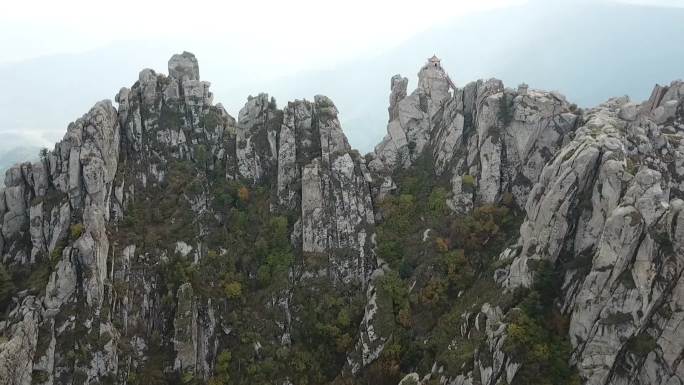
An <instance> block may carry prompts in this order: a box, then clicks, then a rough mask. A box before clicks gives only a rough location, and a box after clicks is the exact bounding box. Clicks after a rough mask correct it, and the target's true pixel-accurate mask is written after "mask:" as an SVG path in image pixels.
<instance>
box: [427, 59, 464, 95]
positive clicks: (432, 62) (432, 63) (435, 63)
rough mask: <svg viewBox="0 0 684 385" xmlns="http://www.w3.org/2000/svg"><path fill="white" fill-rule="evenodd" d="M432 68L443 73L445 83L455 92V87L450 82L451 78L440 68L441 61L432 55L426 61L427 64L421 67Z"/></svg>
mask: <svg viewBox="0 0 684 385" xmlns="http://www.w3.org/2000/svg"><path fill="white" fill-rule="evenodd" d="M429 67H433V68H437V69H438V70H439V71H440V72H442V73H444V76H445V78H446V80H447V83H449V87H451V88H452V89H453V90H454V91H456V85H455V84H454V82H453V81H451V78H450V77H449V74H448V73H447V72H446V71H445V70H444V68H442V59H440V58H438V57H437V55H434V54H433V55H432V57H430V58H428V59H427V63H425V65H424V66H423V69H426V68H429Z"/></svg>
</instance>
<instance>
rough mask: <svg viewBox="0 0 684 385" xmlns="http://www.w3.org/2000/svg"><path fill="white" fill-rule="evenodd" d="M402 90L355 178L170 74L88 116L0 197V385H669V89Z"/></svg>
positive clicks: (183, 63)
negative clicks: (592, 103)
mask: <svg viewBox="0 0 684 385" xmlns="http://www.w3.org/2000/svg"><path fill="white" fill-rule="evenodd" d="M407 85H408V79H407V78H403V77H401V76H399V75H397V76H394V77H393V78H392V79H391V83H390V97H389V108H388V114H389V118H388V126H387V136H386V137H385V138H384V139H383V140H382V142H381V143H379V144H378V145H377V146H376V148H375V151H374V152H372V153H370V154H367V155H366V156H361V155H360V154H359V153H358V152H357V151H355V150H353V149H352V148H351V147H350V145H349V144H348V142H347V139H346V137H345V135H344V133H343V131H342V127H341V126H340V122H339V119H338V111H337V109H336V107H335V105H334V104H333V102H332V101H331V100H330V99H328V98H327V97H325V96H320V95H319V96H315V97H314V100H313V101H307V100H296V101H294V102H289V103H287V104H286V105H285V106H283V107H281V108H278V105H277V104H276V101H275V100H274V99H273V98H269V96H268V95H266V94H260V95H258V96H256V97H251V96H250V97H249V98H248V100H247V103H246V104H245V106H244V107H243V108H242V109H241V110H240V111H239V114H238V116H237V119H235V118H234V117H232V116H231V115H229V114H228V113H227V112H226V111H225V109H224V108H223V107H222V106H221V105H220V104H214V103H213V96H212V94H211V92H210V91H209V88H210V84H209V83H208V82H206V81H202V80H200V73H199V66H198V63H197V60H196V58H195V57H194V55H192V54H190V53H187V52H184V53H182V54H178V55H174V56H173V57H172V58H171V59H170V61H169V68H168V75H164V74H159V73H156V72H155V71H153V70H151V69H145V70H143V71H141V72H140V76H139V79H138V81H137V82H136V83H135V84H134V85H133V86H132V87H131V88H122V89H121V90H120V91H119V92H118V94H117V95H116V97H115V104H116V107H115V106H114V105H113V104H112V102H110V101H102V102H99V103H97V104H96V105H95V106H94V107H93V108H92V109H91V110H90V111H89V112H88V113H86V114H85V115H84V116H83V117H82V118H80V119H78V120H76V121H75V122H73V123H71V124H70V125H69V127H68V129H67V133H66V135H65V136H64V139H63V140H62V141H61V142H59V143H57V144H56V145H55V147H54V149H52V150H50V151H46V152H44V153H42V154H41V160H40V161H38V162H35V163H23V164H20V165H16V166H14V167H12V168H10V169H9V170H8V171H7V173H6V176H5V184H6V186H5V188H4V190H0V226H1V227H0V234H1V236H0V255H1V256H2V265H1V266H0V384H1V385H4V384H7V385H9V384H12V385H27V384H146V385H149V384H166V383H178V384H205V383H208V384H212V385H218V384H254V383H259V384H261V383H263V384H283V385H285V384H357V383H358V384H366V383H373V384H376V385H377V384H398V383H400V384H403V385H409V384H425V385H427V384H449V385H466V384H468V385H475V384H482V385H485V384H487V385H494V384H531V383H539V384H561V383H565V384H592V385H593V384H616V385H617V384H644V385H645V384H667V385H677V384H680V385H681V384H684V363H682V358H684V326H682V324H683V321H684V276H683V275H682V272H683V271H684V83H683V82H681V81H675V82H673V83H671V84H670V85H669V86H656V87H655V89H654V90H653V93H652V95H651V97H650V99H649V100H647V101H645V102H643V103H641V104H636V103H633V102H630V100H629V99H628V98H627V97H621V98H615V99H611V100H609V101H607V102H606V103H604V104H602V105H600V106H598V107H596V108H592V109H585V110H583V109H580V108H578V107H577V106H576V105H574V104H572V103H570V102H568V101H567V100H566V99H565V97H564V96H562V95H561V94H559V93H557V92H546V91H540V90H535V89H531V88H529V87H528V86H527V85H524V84H523V85H520V86H518V87H517V88H516V89H511V88H505V87H504V85H503V83H502V82H501V81H499V80H496V79H490V80H479V81H476V82H472V83H469V84H467V85H465V86H463V88H456V87H454V86H453V84H452V83H451V81H450V80H449V78H448V76H447V74H446V72H445V70H444V69H443V68H442V66H441V63H440V62H439V60H438V59H436V58H432V59H430V60H428V62H427V63H426V64H425V65H424V66H423V67H422V68H421V69H420V72H419V73H418V85H417V88H416V89H415V90H414V91H413V92H411V93H408V90H407Z"/></svg>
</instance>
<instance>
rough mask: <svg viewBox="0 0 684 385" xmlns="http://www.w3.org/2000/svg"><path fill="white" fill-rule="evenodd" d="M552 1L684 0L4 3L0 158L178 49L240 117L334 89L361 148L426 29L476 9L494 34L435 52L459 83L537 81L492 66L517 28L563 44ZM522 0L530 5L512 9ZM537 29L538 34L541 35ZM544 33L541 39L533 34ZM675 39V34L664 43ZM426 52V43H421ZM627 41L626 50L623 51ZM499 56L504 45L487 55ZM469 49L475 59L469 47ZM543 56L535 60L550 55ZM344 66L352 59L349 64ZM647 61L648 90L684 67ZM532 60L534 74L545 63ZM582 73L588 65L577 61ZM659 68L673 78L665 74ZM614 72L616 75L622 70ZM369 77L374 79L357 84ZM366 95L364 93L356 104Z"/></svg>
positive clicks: (38, 141) (669, 0) (54, 133)
mask: <svg viewBox="0 0 684 385" xmlns="http://www.w3.org/2000/svg"><path fill="white" fill-rule="evenodd" d="M557 2H558V3H564V4H565V6H568V5H570V6H572V7H576V6H577V5H581V4H599V3H601V4H607V3H623V4H640V5H649V6H658V7H681V8H684V0H411V1H408V0H392V1H385V0H383V1H372V0H346V1H340V2H334V3H333V2H330V1H323V0H290V1H282V0H279V1H273V0H260V1H239V2H236V1H208V0H194V1H189V0H164V1H158V0H154V1H147V0H145V1H143V0H117V1H113V2H111V1H110V2H102V1H92V0H60V1H55V0H38V1H36V0H34V1H12V0H0V48H2V49H1V50H0V52H1V53H0V80H1V82H2V83H3V94H2V95H0V136H1V137H2V138H3V140H2V141H1V143H0V155H2V154H3V153H4V152H6V151H8V150H9V149H10V148H11V147H13V146H17V145H25V144H29V145H32V146H48V147H50V146H51V143H53V142H54V141H55V140H57V139H58V138H60V137H61V136H62V135H63V133H64V131H65V127H66V126H67V124H68V122H69V121H71V120H74V119H75V118H77V117H78V116H80V115H81V114H82V113H84V112H86V111H87V109H88V108H89V107H90V106H91V105H92V104H93V103H95V102H96V101H97V100H100V99H104V98H113V96H114V94H115V93H116V91H118V89H119V88H120V87H122V86H130V85H131V84H132V83H133V82H134V81H135V80H136V79H137V73H138V71H139V70H140V69H142V68H145V67H148V68H153V69H155V70H158V71H162V72H166V61H167V60H168V58H169V56H170V55H171V54H172V53H175V52H179V51H182V50H190V51H192V52H194V53H195V54H197V56H198V58H199V60H200V71H201V74H202V78H203V79H204V80H209V81H213V82H214V83H213V84H212V89H213V90H214V92H215V94H216V99H215V101H216V102H223V103H224V104H225V105H226V107H227V108H228V110H229V112H230V113H231V114H232V115H234V116H236V117H237V113H238V110H239V108H240V106H241V105H243V104H244V100H245V98H246V96H247V95H248V94H250V93H256V92H262V91H266V92H271V93H272V94H275V95H276V96H277V99H278V101H279V104H280V105H282V103H284V102H286V101H287V100H290V99H291V98H301V97H306V98H312V97H313V95H314V94H315V93H330V94H329V96H331V97H333V100H335V101H336V103H338V107H341V108H340V112H341V119H342V120H343V126H344V129H345V132H346V133H347V134H348V136H349V138H350V141H351V142H352V145H355V146H357V147H359V148H361V149H362V150H363V151H367V150H370V149H371V148H372V146H373V144H374V143H377V141H378V140H379V138H380V137H381V136H382V135H383V134H384V131H385V127H384V124H385V123H386V121H385V120H386V117H385V115H386V100H387V96H386V95H387V93H388V92H389V88H388V87H389V86H388V85H387V84H389V83H388V82H389V80H388V79H389V77H390V76H391V75H393V74H394V73H397V72H400V71H401V72H402V73H403V74H404V75H407V76H409V79H410V80H411V81H412V82H413V81H414V80H415V79H414V78H415V72H416V71H417V69H418V68H419V67H420V65H421V64H422V61H423V60H424V58H425V57H426V56H428V55H431V54H432V53H433V52H432V48H431V47H432V46H431V43H432V41H425V42H423V41H422V40H421V39H422V38H421V37H419V36H423V37H425V36H429V37H433V38H434V37H435V36H436V35H435V34H434V33H432V34H430V33H428V34H427V35H426V34H424V33H425V32H426V31H435V30H436V29H437V30H439V28H440V27H441V26H447V25H452V26H453V25H454V23H456V24H463V25H467V24H468V21H469V20H470V19H475V17H476V16H477V15H481V16H482V17H481V18H480V19H479V20H480V24H482V25H480V28H481V31H482V30H484V31H485V32H486V31H487V29H489V28H491V29H492V30H494V32H495V33H493V34H491V35H492V36H489V37H488V39H489V40H487V41H482V42H480V41H479V40H478V39H480V37H481V36H480V35H477V36H464V35H462V34H461V35H458V34H454V35H453V36H448V38H449V39H451V40H450V41H447V42H446V43H445V44H443V45H442V46H441V50H440V51H439V52H435V53H438V54H439V55H440V56H450V57H449V59H450V60H448V62H447V63H446V65H447V67H448V68H449V69H450V71H452V77H454V76H458V75H461V76H462V77H463V79H458V80H462V81H469V80H474V79H476V77H487V76H502V77H504V80H509V81H511V82H515V81H522V80H526V79H531V80H534V76H532V75H534V74H522V75H524V76H525V77H524V78H523V79H518V75H520V76H522V75H521V74H520V73H515V74H514V75H515V76H509V78H508V79H506V75H507V74H506V73H505V71H503V70H502V69H501V68H498V67H494V66H493V64H492V63H499V65H500V66H502V65H503V66H505V65H508V64H506V63H504V62H503V61H505V60H509V59H510V58H511V57H513V56H515V55H514V54H516V53H518V52H512V53H511V52H507V49H508V48H510V49H512V50H516V49H519V46H520V44H518V45H510V44H508V40H514V39H516V38H517V39H518V40H520V39H528V40H530V41H529V42H528V43H529V44H528V45H530V46H531V47H533V49H537V45H538V44H539V45H540V46H539V48H540V49H543V50H545V52H546V51H548V52H555V51H553V50H551V48H557V47H555V46H558V45H559V44H560V43H559V40H558V38H557V37H553V38H551V39H550V40H549V41H543V40H541V38H542V37H543V36H553V34H550V32H552V30H553V29H554V27H555V25H557V24H561V22H562V21H563V20H558V19H551V20H547V18H546V16H544V15H537V17H536V18H535V17H529V18H528V17H527V16H528V15H527V14H526V12H527V11H526V10H522V8H520V7H525V6H527V5H530V4H542V3H543V4H544V5H545V6H546V7H547V8H548V5H549V4H553V5H554V6H555V3H557ZM331 4H334V6H333V5H331ZM528 8H529V9H530V10H534V9H536V8H535V7H527V8H526V9H528ZM515 9H519V10H521V12H518V13H515V12H514V11H515ZM492 10H499V11H502V12H505V13H506V15H508V14H509V13H510V14H517V15H520V14H521V13H522V14H523V18H526V20H527V21H523V20H521V21H518V20H517V19H516V20H510V18H511V17H504V18H503V19H498V20H499V24H497V23H494V24H496V25H491V27H490V23H491V22H490V21H489V19H488V17H489V16H488V14H485V12H487V11H492ZM533 12H534V11H533ZM666 13H669V11H668V12H666ZM532 16H534V15H532ZM553 17H558V16H553ZM608 18H610V16H608ZM525 23H527V24H525ZM542 25H543V26H542ZM598 26H599V27H598V28H599V29H602V30H605V31H604V32H606V31H607V33H609V34H610V33H611V28H614V27H611V26H610V20H605V26H604V24H603V23H599V24H598ZM523 27H524V28H523ZM594 27H595V28H596V24H595V26H594ZM534 28H539V31H541V32H542V33H537V32H535V30H534ZM544 28H546V29H544ZM628 28H631V29H633V30H634V31H636V33H637V34H640V35H641V36H650V35H648V34H647V33H646V32H649V31H646V29H648V28H652V27H645V26H643V25H642V23H640V22H639V21H637V22H636V23H635V24H634V25H630V26H628ZM640 28H641V30H640ZM530 30H532V32H531V33H530V32H529V31H530ZM519 31H527V33H528V34H527V35H524V34H520V33H517V32H519ZM642 32H643V33H642ZM461 33H463V32H461ZM465 33H468V31H466V32H465ZM622 33H624V31H623V32H622ZM471 35H473V33H471ZM537 35H538V36H537ZM675 35H677V33H675ZM573 36H574V35H573ZM437 37H439V36H438V35H437ZM584 38H587V37H584ZM588 38H590V39H591V35H589V36H588ZM412 39H414V40H413V43H409V47H412V48H411V49H412V51H411V52H402V56H400V57H399V56H396V59H393V60H392V61H391V63H390V64H391V65H387V63H385V64H384V65H385V67H382V68H375V69H374V71H375V72H371V71H367V72H368V73H367V74H360V73H359V68H367V67H363V65H365V64H368V65H370V66H373V65H375V66H376V67H378V66H379V65H380V64H377V63H379V62H380V60H375V58H380V57H382V55H383V53H387V52H391V51H392V50H393V49H394V48H395V47H403V46H402V44H404V43H406V42H410V41H412ZM415 39H418V42H416V40H415ZM483 39H484V37H483ZM536 39H539V41H540V43H538V44H537V42H536V41H532V40H536ZM615 39H617V40H616V41H614V42H613V41H611V42H607V43H599V44H600V47H599V48H600V50H602V51H603V52H594V53H592V55H593V57H596V58H598V59H599V60H600V59H601V56H600V55H602V54H605V55H608V56H610V55H611V52H610V50H611V49H615V48H614V47H615V46H616V45H618V43H620V36H615ZM669 40H672V41H671V42H669V43H668V41H669ZM542 41H543V43H541V42H542ZM681 41H682V36H672V38H671V39H669V37H668V39H665V41H664V42H661V43H663V44H667V45H668V46H667V48H666V49H665V50H663V49H653V52H646V53H645V54H647V55H646V56H648V55H651V56H653V55H661V56H662V59H668V60H670V61H673V58H675V56H674V55H669V56H668V55H665V54H663V52H667V51H672V52H675V51H676V53H680V52H679V51H681V50H682V49H681V48H677V47H675V46H677V45H678V44H681ZM575 43H577V44H580V45H583V44H584V43H583V42H573V44H575ZM649 43H650V42H649ZM469 44H476V45H477V46H472V45H469ZM543 44H546V46H544V45H543ZM565 44H567V42H566V43H565ZM661 45H662V44H661ZM428 49H429V50H430V52H422V51H426V50H428ZM464 50H467V51H468V52H464ZM625 50H629V47H627V48H624V47H623V52H624V51H625ZM492 52H494V53H496V55H489V54H490V53H492ZM532 52H534V51H532ZM568 52H570V51H568ZM466 53H470V54H471V56H461V55H463V54H466ZM122 56H123V57H124V58H122ZM534 56H535V57H531V58H530V60H537V59H538V58H537V57H536V56H543V55H534ZM682 56H684V54H683V55H682ZM389 57H391V58H394V57H395V56H392V55H390V56H389ZM525 57H526V58H527V57H529V56H525ZM556 59H558V58H556ZM540 60H541V59H539V60H537V61H540ZM549 60H555V59H554V58H551V59H549ZM658 60H660V57H654V58H652V62H657V61H658ZM677 60H678V59H677ZM632 61H633V62H634V63H636V60H632ZM675 61H676V60H675ZM347 63H351V64H350V65H348V66H347V65H346V64H347ZM354 63H356V65H354ZM359 63H362V64H359ZM529 64H530V63H528V62H524V63H515V62H514V63H513V64H510V65H508V67H507V68H513V69H516V71H518V72H521V71H519V70H520V69H524V68H528V66H529ZM648 64H649V65H650V62H649V63H648ZM592 65H593V66H594V67H597V65H596V64H592ZM638 65H639V64H633V65H632V66H628V67H625V68H631V69H632V70H634V71H638V72H640V73H643V74H644V76H647V77H648V79H647V81H643V83H648V87H651V86H652V84H654V83H655V82H656V81H668V80H671V79H672V77H671V76H676V77H681V76H680V75H679V74H680V72H678V71H672V70H671V71H670V72H667V71H664V70H663V69H662V68H660V66H657V65H651V66H650V67H653V68H642V67H639V68H633V67H635V66H638ZM345 66H346V67H345ZM359 66H361V67H359ZM580 66H581V64H580ZM345 68H346V72H344V71H345ZM350 68H351V69H353V71H350V70H349V69H350ZM529 68H531V70H532V71H535V70H537V67H529ZM553 68H554V70H548V72H549V73H548V74H547V76H548V78H550V79H564V78H567V79H568V80H569V81H574V79H573V78H572V77H569V76H567V74H563V73H561V72H558V71H557V70H556V69H555V68H556V67H553ZM677 68H679V67H677ZM577 69H578V70H579V71H584V70H586V69H584V68H579V66H578V68H577ZM649 69H650V70H651V72H648V71H647V70H649ZM326 71H327V72H326ZM653 71H655V72H657V74H662V75H666V76H667V78H665V79H657V78H656V76H654V75H653V73H652V72H653ZM682 71H684V67H683V69H682ZM557 72H558V73H557ZM613 72H615V73H616V76H617V75H619V71H613ZM363 75H366V76H367V77H368V79H366V78H364V79H363V80H362V81H361V80H359V79H358V78H359V77H361V76H363ZM317 76H318V77H317ZM322 76H324V78H321V77H322ZM331 76H332V77H335V79H333V80H335V81H337V82H338V83H341V84H326V82H327V83H331V81H330V77H331ZM602 76H603V75H602ZM350 77H354V78H356V79H355V80H356V82H355V83H353V82H349V78H350ZM370 77H372V79H371V78H370ZM338 78H339V79H338ZM603 78H605V76H604V77H603ZM543 80H544V79H539V80H537V81H538V83H537V84H536V85H538V86H540V87H556V84H557V83H554V82H545V81H543ZM635 81H636V79H635V76H634V74H633V73H631V72H630V73H627V72H625V73H624V76H622V78H619V79H613V80H612V83H611V84H608V85H604V84H599V83H597V82H596V83H592V84H591V85H590V86H592V87H594V88H606V89H609V88H610V91H611V92H613V91H615V92H626V91H623V88H620V87H617V86H616V85H619V84H621V83H632V82H635ZM299 83H301V84H305V85H306V87H303V86H300V84H299ZM347 83H349V84H348V85H347ZM345 85H347V87H346V88H347V89H345ZM509 85H510V84H509ZM513 85H515V84H513ZM532 86H535V84H532ZM558 86H559V87H561V89H560V91H562V92H563V91H566V90H567V91H568V92H570V94H571V95H570V96H573V95H572V92H573V90H572V89H569V88H570V87H567V85H564V84H562V83H561V84H558ZM298 87H299V88H298ZM326 87H327V88H326ZM351 87H356V88H353V89H351ZM364 87H365V89H364ZM611 87H613V88H611ZM639 87H640V89H639V92H642V93H647V92H649V90H648V89H647V88H648V87H646V86H643V85H641V83H640V85H639ZM642 88H643V91H641V89H642ZM343 91H344V92H343ZM631 92H633V91H631V90H630V93H631ZM335 93H338V94H335ZM358 95H362V96H363V97H362V98H361V99H363V98H366V99H368V100H359V97H358ZM601 98H603V94H601ZM601 100H605V99H601ZM592 102H598V101H594V100H592ZM368 110H371V111H368ZM36 111H40V113H36ZM369 117H370V118H369Z"/></svg>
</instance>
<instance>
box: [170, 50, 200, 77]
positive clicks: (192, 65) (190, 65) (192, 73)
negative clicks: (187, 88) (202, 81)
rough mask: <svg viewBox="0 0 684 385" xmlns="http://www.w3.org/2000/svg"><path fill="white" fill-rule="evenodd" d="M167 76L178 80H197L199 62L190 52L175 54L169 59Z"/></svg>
mask: <svg viewBox="0 0 684 385" xmlns="http://www.w3.org/2000/svg"><path fill="white" fill-rule="evenodd" d="M169 76H171V77H173V78H175V79H178V80H181V81H183V80H199V78H200V77H199V64H198V63H197V58H195V55H193V54H191V53H190V52H183V53H182V54H176V55H173V56H171V59H169Z"/></svg>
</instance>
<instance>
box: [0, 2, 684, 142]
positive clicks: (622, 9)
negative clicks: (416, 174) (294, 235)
mask: <svg viewBox="0 0 684 385" xmlns="http://www.w3.org/2000/svg"><path fill="white" fill-rule="evenodd" d="M427 11H428V12H439V10H438V9H435V10H427ZM683 21H684V9H682V8H677V7H655V6H643V5H631V4H622V3H602V2H576V3H565V2H559V3H557V2H538V1H533V2H530V3H527V4H525V5H523V6H519V7H513V8H506V9H501V10H494V11H489V12H482V13H478V14H475V15H469V16H468V17H466V18H460V19H457V20H453V22H451V23H449V24H448V25H443V26H440V27H436V28H433V29H431V30H427V31H424V32H423V33H421V34H419V35H416V36H414V37H413V38H411V39H410V40H408V41H405V42H403V43H402V44H400V45H398V46H395V47H387V48H386V49H384V50H381V51H378V52H374V53H367V54H366V55H363V56H361V57H357V58H356V59H353V60H348V61H346V62H343V63H338V64H336V65H334V66H330V67H329V68H325V69H320V70H315V71H314V70H307V71H300V72H291V73H290V74H289V75H286V76H280V77H275V78H274V77H273V75H269V76H265V75H264V74H266V73H268V74H273V73H278V72H277V71H272V69H271V68H270V67H269V66H277V60H274V63H269V62H264V61H263V60H253V58H250V57H248V56H244V55H242V56H241V55H239V52H238V51H236V50H231V49H230V48H228V46H229V43H227V42H223V41H219V40H218V39H216V38H212V37H211V36H208V37H207V39H205V40H203V41H196V40H194V41H190V40H189V39H188V40H187V41H183V40H174V41H166V40H156V41H136V42H120V43H116V44H115V45H110V46H106V47H102V48H101V49H97V50H93V51H90V52H85V53H81V54H68V55H67V54H65V55H54V56H47V57H42V58H37V59H32V60H29V61H24V62H17V63H6V64H0V82H2V84H3V85H4V88H5V92H4V93H3V94H2V95H0V132H2V133H3V135H4V138H5V140H4V141H3V142H2V143H0V152H6V151H9V150H10V149H12V148H14V147H18V146H23V147H26V146H29V147H41V146H48V147H50V145H51V143H54V141H56V140H57V139H59V138H60V137H61V136H62V133H63V132H64V128H65V127H66V125H67V124H68V122H70V121H72V120H73V119H74V118H75V117H77V116H79V114H80V113H81V112H82V111H84V110H85V109H87V108H88V107H89V106H90V105H91V103H92V101H93V100H100V99H113V95H112V91H111V90H113V89H118V88H120V87H122V86H123V85H125V84H127V82H128V79H131V78H133V77H135V76H137V73H138V72H139V69H140V68H143V67H153V68H163V67H164V65H165V61H166V58H168V57H169V55H170V54H171V53H173V52H177V51H180V50H183V49H186V50H189V51H192V52H194V53H195V54H196V55H197V56H198V58H200V60H202V62H203V63H206V64H205V65H204V66H203V68H202V71H203V74H202V75H203V78H206V79H211V80H212V82H213V89H214V94H215V100H216V101H217V102H220V103H222V104H223V105H224V106H225V107H226V109H227V110H228V111H229V112H230V113H231V114H234V115H237V112H238V111H239V109H240V108H242V106H243V105H244V103H245V101H246V96H247V95H250V94H251V95H256V94H258V93H260V92H267V93H269V94H270V95H272V96H275V98H276V100H277V101H278V102H284V101H286V100H293V99H304V98H307V99H312V98H313V95H314V94H324V95H326V96H329V97H331V98H332V99H333V100H335V101H336V104H337V106H338V107H339V109H340V116H341V120H342V124H343V126H344V128H345V131H346V132H347V134H348V136H349V140H350V142H351V144H352V146H353V147H355V148H358V149H359V150H360V151H361V152H367V151H370V150H372V148H373V146H375V145H376V144H377V143H378V142H379V141H380V139H381V138H382V136H383V134H384V132H385V127H386V123H387V116H386V114H384V113H383V111H384V109H385V107H384V106H385V105H386V104H387V97H388V94H389V86H390V85H389V80H390V78H391V76H392V75H394V74H397V73H400V74H402V75H403V76H407V77H408V78H409V81H410V82H412V83H413V82H415V68H416V65H417V64H419V63H422V62H423V61H424V60H425V58H427V57H429V56H431V55H432V54H433V53H434V54H437V55H438V56H440V57H441V58H442V62H443V64H444V66H445V68H446V70H447V71H448V72H449V74H450V76H451V78H452V79H453V80H454V81H455V82H456V83H457V85H459V86H460V85H463V84H464V83H465V82H467V81H470V80H473V79H477V78H489V77H494V76H495V77H497V78H500V79H502V80H503V81H504V83H505V84H506V86H508V87H515V86H517V85H518V84H519V83H521V82H526V83H528V84H529V85H530V86H531V87H532V88H540V89H554V90H559V91H560V92H561V93H563V94H564V95H566V96H567V97H568V99H569V100H570V101H572V102H575V103H577V104H578V105H580V106H589V105H595V104H597V103H599V102H601V101H604V100H606V99H607V98H608V97H610V96H614V95H624V94H627V95H629V96H630V97H631V98H632V99H635V100H643V99H645V98H647V97H648V95H647V94H646V92H647V90H650V89H651V88H652V87H653V85H654V84H655V83H664V82H668V81H669V80H671V79H676V78H682V77H684V75H683V74H682V69H681V65H680V63H681V62H682V60H683V59H684V47H683V46H682V45H681V44H678V42H680V41H681V37H682V36H684V23H683ZM396 28H397V29H400V28H402V26H401V25H397V26H396ZM502 31H505V32H502ZM246 33H249V32H248V31H247V32H246ZM311 33H312V34H319V33H325V31H311ZM274 39H282V40H283V44H290V45H292V54H293V55H296V54H297V51H298V50H307V49H312V50H315V49H316V47H307V42H306V41H307V39H306V36H297V37H290V36H287V35H284V36H274ZM152 64H154V65H152ZM281 72H282V71H281ZM38 107H39V108H40V113H36V110H37V108H38Z"/></svg>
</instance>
